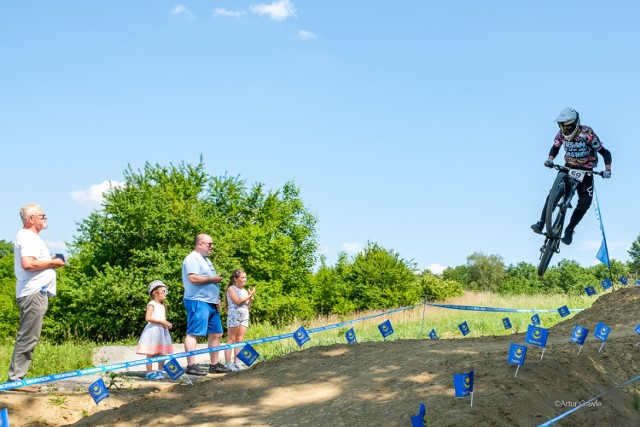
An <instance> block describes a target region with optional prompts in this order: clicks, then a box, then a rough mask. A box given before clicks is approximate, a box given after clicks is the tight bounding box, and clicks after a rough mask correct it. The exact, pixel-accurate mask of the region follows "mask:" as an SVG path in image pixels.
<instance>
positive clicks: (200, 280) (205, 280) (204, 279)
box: [187, 273, 222, 285]
mask: <svg viewBox="0 0 640 427" xmlns="http://www.w3.org/2000/svg"><path fill="white" fill-rule="evenodd" d="M187 277H188V278H189V282H191V284H193V285H208V284H210V283H220V282H222V276H221V275H219V274H216V275H215V276H211V277H208V276H199V275H197V274H196V273H189V274H187Z"/></svg>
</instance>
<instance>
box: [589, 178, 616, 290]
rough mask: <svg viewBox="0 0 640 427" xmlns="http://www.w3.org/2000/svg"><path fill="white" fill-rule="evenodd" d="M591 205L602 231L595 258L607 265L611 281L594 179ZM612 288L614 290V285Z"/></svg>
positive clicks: (605, 239) (611, 274)
mask: <svg viewBox="0 0 640 427" xmlns="http://www.w3.org/2000/svg"><path fill="white" fill-rule="evenodd" d="M593 207H594V209H593V210H594V211H595V213H596V219H597V220H598V224H599V225H600V232H601V233H602V243H601V244H600V250H598V254H597V255H596V258H598V261H600V262H601V263H603V264H606V265H607V266H608V267H609V278H610V279H611V283H613V273H611V261H610V260H609V248H608V247H607V237H606V236H605V234H604V224H603V223H602V214H601V213H600V203H599V202H598V193H597V192H596V185H595V180H594V182H593ZM613 289H614V290H615V287H614V288H613Z"/></svg>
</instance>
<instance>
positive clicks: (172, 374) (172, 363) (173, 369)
mask: <svg viewBox="0 0 640 427" xmlns="http://www.w3.org/2000/svg"><path fill="white" fill-rule="evenodd" d="M162 369H164V371H165V372H166V373H167V375H169V378H170V379H171V381H176V380H177V379H179V378H180V377H181V376H182V375H183V374H184V369H182V366H180V364H179V363H178V362H177V361H176V359H169V360H168V361H167V362H165V364H164V366H163V367H162Z"/></svg>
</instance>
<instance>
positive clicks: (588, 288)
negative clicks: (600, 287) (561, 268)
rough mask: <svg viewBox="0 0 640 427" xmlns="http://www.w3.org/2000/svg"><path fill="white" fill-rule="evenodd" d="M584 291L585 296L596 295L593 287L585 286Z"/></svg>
mask: <svg viewBox="0 0 640 427" xmlns="http://www.w3.org/2000/svg"><path fill="white" fill-rule="evenodd" d="M584 291H585V292H586V293H587V296H592V295H595V294H596V288H594V287H593V286H587V287H586V288H584Z"/></svg>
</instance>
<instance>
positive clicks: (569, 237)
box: [562, 227, 574, 245]
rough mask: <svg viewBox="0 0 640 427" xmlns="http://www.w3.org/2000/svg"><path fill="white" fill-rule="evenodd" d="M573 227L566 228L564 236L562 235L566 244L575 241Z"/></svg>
mask: <svg viewBox="0 0 640 427" xmlns="http://www.w3.org/2000/svg"><path fill="white" fill-rule="evenodd" d="M573 233H574V231H573V228H570V227H567V228H566V229H565V230H564V236H563V237H562V243H564V244H565V245H570V244H571V242H573Z"/></svg>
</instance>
